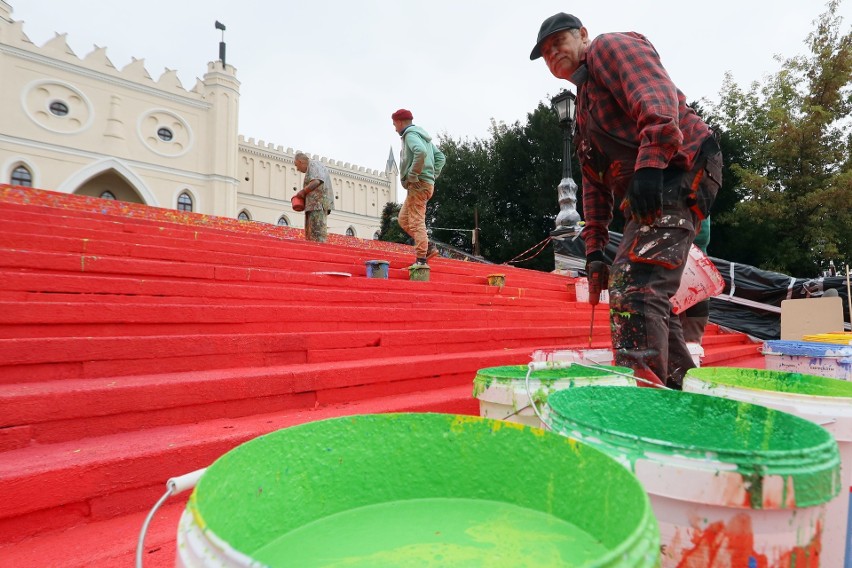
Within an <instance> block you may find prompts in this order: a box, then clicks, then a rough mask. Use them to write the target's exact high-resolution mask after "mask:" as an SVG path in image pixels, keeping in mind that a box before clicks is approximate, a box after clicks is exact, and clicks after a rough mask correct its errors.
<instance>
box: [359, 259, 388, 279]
mask: <svg viewBox="0 0 852 568" xmlns="http://www.w3.org/2000/svg"><path fill="white" fill-rule="evenodd" d="M364 265H365V266H366V267H367V278H383V279H385V280H386V279H387V277H388V266H389V265H390V263H389V262H388V261H387V260H368V261H366V262H365V263H364Z"/></svg>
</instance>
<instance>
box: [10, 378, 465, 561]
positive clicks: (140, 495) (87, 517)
mask: <svg viewBox="0 0 852 568" xmlns="http://www.w3.org/2000/svg"><path fill="white" fill-rule="evenodd" d="M471 384H472V383H471ZM471 384H465V385H460V386H457V387H453V388H448V389H440V390H433V391H426V392H418V393H410V394H405V395H399V396H391V397H382V398H372V399H370V400H366V401H362V402H359V403H352V404H333V405H330V406H327V407H323V408H318V409H316V410H299V411H296V412H291V413H281V412H277V413H271V414H257V415H254V416H248V417H242V418H232V419H231V418H226V419H218V420H207V421H203V422H199V423H196V424H183V425H179V426H172V427H161V428H152V429H148V430H144V431H138V432H127V433H122V434H114V435H108V436H101V437H90V438H87V439H85V440H75V441H72V442H65V443H57V444H52V445H48V446H34V447H30V448H25V449H21V450H14V451H10V452H5V453H4V454H3V457H4V459H3V460H2V461H0V486H3V487H4V488H6V489H7V491H4V499H3V500H0V535H2V536H0V538H2V539H3V541H4V542H16V541H21V540H24V539H26V538H27V537H32V536H34V535H37V534H43V533H47V532H50V531H52V530H57V529H61V528H66V527H70V526H75V525H80V524H84V523H88V522H97V521H101V520H105V519H109V518H114V517H117V516H121V515H126V514H129V513H133V512H137V511H142V510H146V509H148V508H150V507H151V505H152V504H153V503H154V502H155V501H156V499H157V498H158V497H159V496H160V495H161V494H162V493H163V487H164V483H165V481H166V480H167V479H168V478H169V477H172V476H174V475H180V474H183V473H187V472H190V471H193V470H195V469H199V468H202V467H206V466H208V465H210V464H211V463H212V462H213V461H214V460H215V459H216V458H218V457H219V456H221V455H222V454H224V453H225V452H227V451H229V450H230V449H232V448H233V447H235V446H237V445H238V444H241V443H243V442H245V441H248V440H251V439H253V438H255V437H257V436H259V435H262V434H266V433H268V432H272V431H275V430H278V429H280V428H284V427H287V426H292V425H295V424H301V423H303V422H308V421H312V420H319V419H323V418H330V417H334V416H343V415H351V414H363V413H375V412H421V411H426V410H429V411H435V410H438V411H446V412H452V413H461V414H478V403H477V401H476V400H475V399H474V398H472V396H471V390H472V387H471ZM6 550H8V548H7V549H6Z"/></svg>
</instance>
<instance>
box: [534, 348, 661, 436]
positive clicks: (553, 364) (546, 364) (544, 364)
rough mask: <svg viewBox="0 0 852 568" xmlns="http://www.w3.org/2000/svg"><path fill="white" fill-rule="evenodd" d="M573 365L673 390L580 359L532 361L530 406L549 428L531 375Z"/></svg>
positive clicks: (548, 427)
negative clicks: (533, 387)
mask: <svg viewBox="0 0 852 568" xmlns="http://www.w3.org/2000/svg"><path fill="white" fill-rule="evenodd" d="M571 366H577V367H583V368H584V369H597V370H600V371H605V372H606V373H608V374H610V375H619V376H621V377H627V378H628V379H631V380H634V381H638V382H640V383H646V384H648V385H649V386H653V387H656V388H659V389H663V390H672V389H670V388H669V387H666V386H660V385H658V384H657V383H652V382H651V381H649V380H647V379H643V378H642V377H637V376H636V375H628V374H627V373H620V372H618V371H613V370H612V369H610V368H608V367H605V366H603V365H589V364H587V363H580V362H579V361H532V362H530V363H529V364H528V365H527V376H526V377H525V378H524V385H525V386H526V389H527V396H528V397H529V399H530V406H532V409H533V412H535V415H536V416H538V419H539V420H541V423H542V424H544V426H545V428H546V429H547V430H551V431H552V430H553V428H552V427H551V426H550V424H548V423H547V422H546V421H545V420H544V417H543V416H542V415H541V411H539V409H538V406H537V405H536V403H535V398H533V395H532V392H530V375H531V374H532V373H533V371H542V370H544V369H567V368H568V367H571Z"/></svg>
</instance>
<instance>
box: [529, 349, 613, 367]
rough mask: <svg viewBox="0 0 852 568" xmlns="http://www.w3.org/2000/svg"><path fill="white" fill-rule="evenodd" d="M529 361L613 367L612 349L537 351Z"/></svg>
mask: <svg viewBox="0 0 852 568" xmlns="http://www.w3.org/2000/svg"><path fill="white" fill-rule="evenodd" d="M531 359H532V360H533V361H539V362H544V361H548V362H557V361H577V362H580V363H586V364H589V365H613V364H614V361H615V355H614V354H613V352H612V349H537V350H535V351H533V353H532V356H531Z"/></svg>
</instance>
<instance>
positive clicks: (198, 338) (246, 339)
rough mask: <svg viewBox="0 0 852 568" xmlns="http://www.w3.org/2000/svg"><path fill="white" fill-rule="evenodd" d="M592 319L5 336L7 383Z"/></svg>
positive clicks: (399, 349) (441, 339)
mask: <svg viewBox="0 0 852 568" xmlns="http://www.w3.org/2000/svg"><path fill="white" fill-rule="evenodd" d="M587 334H588V332H587V328H585V326H576V325H575V326H549V327H543V326H541V327H539V326H513V327H508V326H500V327H488V328H479V329H458V330H447V329H442V330H440V333H436V332H434V331H432V330H422V329H421V330H420V331H415V330H392V331H385V332H361V333H359V332H339V333H337V332H332V333H326V332H311V333H295V334H288V333H281V334H275V333H258V334H210V335H186V336H180V335H169V336H141V337H139V336H137V337H67V338H28V339H0V362H2V364H0V384H11V383H18V382H21V383H26V382H38V381H44V380H50V379H51V378H56V379H63V380H67V379H84V378H94V377H121V376H127V375H137V374H150V373H172V372H181V371H200V370H207V369H217V368H218V369H228V368H237V367H268V366H273V365H297V364H303V363H311V362H334V361H345V360H352V359H372V358H376V357H399V356H416V355H418V354H422V353H424V352H426V353H458V352H465V351H487V350H492V349H499V348H501V347H504V348H515V347H531V348H532V347H535V346H537V345H540V344H542V343H546V344H560V343H570V342H573V341H575V340H576V339H577V338H578V337H582V336H584V335H585V336H587Z"/></svg>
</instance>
